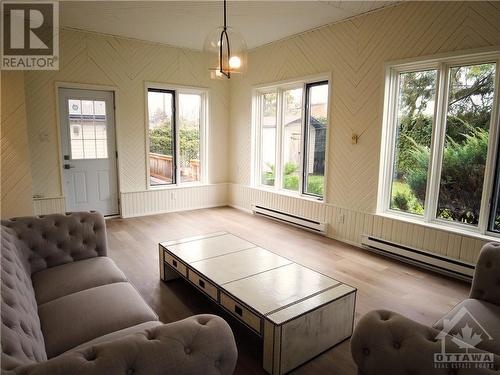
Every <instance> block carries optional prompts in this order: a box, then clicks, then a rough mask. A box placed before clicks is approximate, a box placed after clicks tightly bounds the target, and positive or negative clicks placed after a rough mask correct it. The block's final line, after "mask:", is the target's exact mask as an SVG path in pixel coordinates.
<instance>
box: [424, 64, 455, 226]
mask: <svg viewBox="0 0 500 375" xmlns="http://www.w3.org/2000/svg"><path fill="white" fill-rule="evenodd" d="M448 71H449V68H448V67H447V66H446V65H445V64H439V67H438V84H437V88H436V100H437V105H436V109H435V112H434V121H435V124H434V131H433V135H432V146H431V147H432V149H431V155H430V160H429V178H428V179H427V181H428V183H427V184H428V186H427V193H426V207H425V221H432V220H434V219H435V218H436V213H437V207H438V199H439V185H440V179H441V163H442V159H443V149H444V143H445V138H446V112H447V105H448V80H449V77H448V76H449V74H448Z"/></svg>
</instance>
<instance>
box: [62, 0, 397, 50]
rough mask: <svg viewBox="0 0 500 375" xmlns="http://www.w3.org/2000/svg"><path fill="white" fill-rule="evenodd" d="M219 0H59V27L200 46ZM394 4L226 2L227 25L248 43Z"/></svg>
mask: <svg viewBox="0 0 500 375" xmlns="http://www.w3.org/2000/svg"><path fill="white" fill-rule="evenodd" d="M222 4H223V3H222V1H63V2H61V3H60V14H61V18H60V19H61V26H62V27H69V28H74V29H81V30H87V31H94V32H99V33H105V34H111V35H117V36H123V37H128V38H134V39H140V40H146V41H151V42H158V43H164V44H168V45H172V46H177V47H184V48H191V49H198V50H201V49H202V48H203V43H204V40H205V38H206V36H207V35H208V34H209V33H210V31H212V30H213V29H215V28H216V27H217V26H221V25H222V9H223V8H222ZM391 4H393V2H392V1H319V0H310V1H237V0H234V1H231V0H229V1H228V25H229V26H231V27H233V28H234V29H236V30H238V31H239V32H240V33H241V34H242V35H243V37H244V38H245V40H246V42H247V45H248V48H255V47H258V46H261V45H264V44H267V43H270V42H272V41H275V40H279V39H282V38H285V37H287V36H290V35H294V34H298V33H301V32H304V31H307V30H310V29H314V28H316V27H319V26H322V25H325V24H329V23H332V22H337V21H340V20H343V19H346V18H349V17H353V16H356V15H359V14H362V13H366V12H369V11H372V10H375V9H378V8H382V7H385V6H388V5H391Z"/></svg>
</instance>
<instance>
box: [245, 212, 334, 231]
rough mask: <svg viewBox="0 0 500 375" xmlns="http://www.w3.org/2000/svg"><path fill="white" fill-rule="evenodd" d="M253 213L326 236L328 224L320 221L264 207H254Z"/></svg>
mask: <svg viewBox="0 0 500 375" xmlns="http://www.w3.org/2000/svg"><path fill="white" fill-rule="evenodd" d="M252 211H253V213H254V214H256V215H262V216H265V217H268V218H270V219H274V220H278V221H282V222H284V223H287V224H291V225H294V226H297V227H299V228H303V229H307V230H310V231H313V232H316V233H320V234H323V235H325V234H326V224H325V223H321V222H319V221H315V220H311V219H305V218H302V217H299V216H295V215H291V214H288V213H286V212H281V211H277V210H273V209H271V208H266V207H263V206H256V205H252Z"/></svg>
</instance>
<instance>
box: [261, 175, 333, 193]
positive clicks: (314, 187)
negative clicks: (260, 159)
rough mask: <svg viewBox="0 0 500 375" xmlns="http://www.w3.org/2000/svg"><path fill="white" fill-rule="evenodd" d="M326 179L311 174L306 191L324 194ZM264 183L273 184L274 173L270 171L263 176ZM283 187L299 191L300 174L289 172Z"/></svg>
mask: <svg viewBox="0 0 500 375" xmlns="http://www.w3.org/2000/svg"><path fill="white" fill-rule="evenodd" d="M324 181H325V177H324V176H316V175H309V176H308V178H307V190H306V193H309V194H314V195H319V196H323V184H324ZM262 184H263V185H268V186H273V185H274V175H273V174H271V173H269V174H266V175H264V176H263V178H262ZM283 185H284V186H283V188H284V189H286V190H292V191H298V190H299V176H297V175H293V174H288V175H286V176H285V179H284V181H283Z"/></svg>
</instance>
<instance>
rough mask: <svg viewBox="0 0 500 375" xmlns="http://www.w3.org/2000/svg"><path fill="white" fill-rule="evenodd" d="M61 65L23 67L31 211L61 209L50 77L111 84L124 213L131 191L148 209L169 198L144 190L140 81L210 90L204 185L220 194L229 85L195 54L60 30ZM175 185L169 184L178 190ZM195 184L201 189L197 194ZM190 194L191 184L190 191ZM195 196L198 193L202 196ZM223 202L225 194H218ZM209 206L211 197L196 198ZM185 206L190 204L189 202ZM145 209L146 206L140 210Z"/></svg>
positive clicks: (160, 192)
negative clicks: (215, 77) (52, 68)
mask: <svg viewBox="0 0 500 375" xmlns="http://www.w3.org/2000/svg"><path fill="white" fill-rule="evenodd" d="M60 43H61V44H60V70H58V71H27V72H26V73H25V87H26V108H27V120H28V136H29V149H30V153H31V171H32V175H33V194H34V195H37V196H39V197H40V198H41V199H37V200H35V202H34V205H35V210H36V211H37V213H48V212H58V211H61V209H63V210H64V199H63V197H62V195H63V192H62V189H61V176H60V165H59V162H60V161H59V154H58V147H59V145H58V139H59V134H58V130H57V129H58V128H57V116H56V100H57V96H56V82H65V83H78V84H90V85H101V86H112V87H114V88H116V97H115V105H116V113H115V119H116V137H117V148H118V164H119V170H118V180H119V189H120V191H119V193H120V197H121V201H122V202H123V207H122V215H123V216H132V215H135V214H136V213H135V212H136V210H132V211H129V207H132V206H131V204H130V200H131V196H135V197H137V196H140V197H141V199H142V200H143V203H144V205H146V206H148V207H150V208H151V210H148V211H147V213H151V214H153V213H159V212H165V211H164V210H163V209H162V208H161V207H163V208H165V209H166V208H167V207H169V206H168V205H163V206H162V205H157V207H158V209H155V208H154V206H155V202H156V201H155V199H160V201H162V202H170V201H171V200H172V199H171V197H172V196H174V195H175V194H177V193H175V194H173V193H172V194H171V192H170V190H155V191H154V193H153V192H152V191H148V190H147V189H146V181H147V180H146V146H145V141H146V140H145V127H146V124H145V98H144V84H145V82H158V83H165V84H172V85H184V86H195V87H202V88H208V89H209V92H210V98H209V103H210V104H209V113H210V125H209V138H208V148H209V150H210V152H209V160H208V164H209V173H208V181H207V182H208V183H209V184H210V185H216V186H218V185H219V184H222V185H221V186H220V187H219V188H218V191H219V193H220V194H225V191H226V186H225V185H224V183H225V182H227V180H228V163H227V154H228V148H227V144H228V141H227V137H228V111H227V108H228V105H229V84H228V82H225V81H213V80H211V79H210V74H209V72H208V69H207V66H208V65H207V62H206V56H205V55H204V54H203V53H201V52H196V51H192V50H187V49H181V48H174V47H168V46H165V45H159V44H154V43H147V42H140V41H135V40H130V39H125V38H119V37H113V36H106V35H100V34H95V33H87V32H79V31H72V30H64V29H63V30H61V34H60ZM180 189H182V188H179V189H175V191H176V192H178V190H180ZM203 189H204V188H203V187H200V191H199V195H200V196H201V195H202V194H203ZM189 191H190V192H193V189H190V190H189ZM200 199H201V198H200ZM224 201H226V197H225V196H224ZM201 204H203V205H204V206H210V205H212V204H214V200H213V199H211V198H207V199H206V200H203V199H201ZM190 207H191V206H190ZM145 213H146V212H145Z"/></svg>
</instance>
